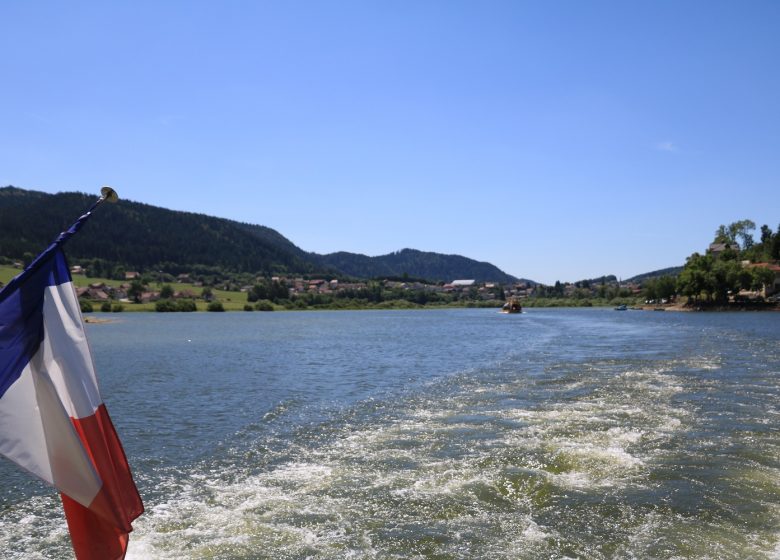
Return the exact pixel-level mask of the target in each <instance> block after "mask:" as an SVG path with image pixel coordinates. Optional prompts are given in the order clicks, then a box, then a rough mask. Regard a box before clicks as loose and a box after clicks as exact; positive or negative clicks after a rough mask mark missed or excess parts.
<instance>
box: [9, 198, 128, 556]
mask: <svg viewBox="0 0 780 560" xmlns="http://www.w3.org/2000/svg"><path fill="white" fill-rule="evenodd" d="M116 198H117V196H116V192H115V191H114V190H113V189H112V188H111V187H103V189H101V198H100V199H99V200H98V201H97V202H96V203H95V204H94V205H93V207H92V208H91V209H90V210H89V211H88V212H87V213H86V214H84V215H83V216H81V217H80V218H79V219H78V220H77V221H76V222H75V223H74V224H73V225H72V226H71V227H70V228H69V229H68V230H66V231H65V232H63V233H61V234H60V236H59V237H58V238H57V240H55V242H54V243H52V245H50V246H49V247H48V248H47V249H46V250H45V251H43V252H42V253H41V254H40V255H39V256H38V257H37V258H36V259H35V260H34V261H33V262H32V263H31V264H30V265H29V266H28V267H27V268H26V269H25V270H24V271H22V272H21V273H20V274H19V275H18V276H17V277H16V278H14V279H13V280H11V281H10V282H9V283H8V285H6V286H5V287H4V288H3V289H2V290H0V455H4V456H5V457H7V458H8V459H10V460H11V461H13V462H14V463H16V464H18V465H19V466H20V467H21V468H23V469H24V470H26V471H28V472H29V473H30V474H32V475H34V476H36V477H38V478H39V479H41V480H43V481H44V482H46V483H48V484H50V485H52V486H54V487H55V488H56V489H57V490H58V491H59V492H60V495H61V496H62V504H63V508H64V510H65V517H66V519H67V522H68V528H69V530H70V536H71V542H72V544H73V549H74V552H75V554H76V558H77V560H121V559H123V558H124V557H125V553H126V551H127V541H128V534H129V533H130V531H132V526H131V522H132V521H133V520H134V519H136V518H137V517H138V516H139V515H141V513H143V509H144V508H143V503H142V502H141V497H140V496H139V494H138V490H137V488H136V486H135V483H134V482H133V478H132V475H131V473H130V467H129V465H128V462H127V458H126V456H125V453H124V450H123V448H122V445H121V443H120V441H119V437H118V436H117V433H116V430H115V429H114V425H113V423H112V422H111V418H110V417H109V415H108V411H107V409H106V406H105V404H104V402H103V398H102V396H101V395H100V391H99V388H98V382H97V376H96V374H95V367H94V362H93V360H92V354H91V352H90V349H89V343H88V342H87V338H86V332H85V328H84V321H83V318H82V316H81V311H80V308H79V301H78V297H76V291H75V288H74V287H73V282H72V279H71V277H70V270H69V268H68V265H67V262H66V260H65V254H64V253H63V250H62V247H63V245H64V244H65V242H66V241H67V240H68V239H70V237H71V236H73V235H74V234H75V233H77V232H78V230H79V229H80V228H81V226H82V225H83V224H84V222H86V220H87V219H89V217H90V215H91V212H92V210H94V209H95V207H96V206H97V205H99V204H100V203H101V202H103V201H104V200H108V201H112V200H114V201H115V200H116Z"/></svg>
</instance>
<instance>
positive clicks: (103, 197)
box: [0, 186, 119, 301]
mask: <svg viewBox="0 0 780 560" xmlns="http://www.w3.org/2000/svg"><path fill="white" fill-rule="evenodd" d="M117 200H119V195H117V194H116V191H115V190H114V189H112V188H111V187H109V186H105V187H103V188H101V189H100V198H98V199H97V200H96V201H95V203H94V204H93V205H92V206H90V208H89V210H87V211H86V212H85V213H84V214H82V215H81V216H80V217H79V219H78V220H76V221H75V222H73V224H72V225H71V226H70V227H69V228H68V229H66V230H65V231H63V232H62V233H60V234H59V235H58V236H57V239H55V240H54V242H53V243H52V244H51V245H49V246H48V247H47V248H46V250H45V251H43V252H42V253H41V254H40V255H38V256H37V257H35V259H34V260H33V261H32V262H31V263H30V264H29V265H27V267H25V269H24V270H23V271H22V272H20V273H19V274H18V275H16V276H15V277H14V278H13V279H12V280H11V281H10V282H8V284H7V285H6V286H5V287H4V288H3V289H2V291H0V294H2V293H11V291H13V286H17V285H19V284H21V283H22V282H23V281H24V279H25V278H27V277H29V276H30V275H31V274H33V273H34V272H35V271H36V270H38V269H39V268H40V267H41V265H42V264H43V263H44V262H46V261H47V260H48V259H49V257H51V255H53V254H54V253H55V251H57V250H58V249H59V248H60V247H61V246H62V245H63V244H64V243H65V242H66V241H67V240H68V239H70V238H71V237H73V236H74V235H75V234H76V233H78V231H79V230H80V229H81V226H83V225H84V223H85V222H86V221H87V220H88V219H89V218H90V216H92V212H94V211H95V209H96V208H97V207H98V206H100V205H101V204H103V203H104V202H112V203H113V202H116V201H117ZM2 300H3V297H2V296H0V301H2Z"/></svg>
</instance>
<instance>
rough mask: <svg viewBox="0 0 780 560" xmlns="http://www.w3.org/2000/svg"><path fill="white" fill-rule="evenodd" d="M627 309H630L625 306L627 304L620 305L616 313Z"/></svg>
mask: <svg viewBox="0 0 780 560" xmlns="http://www.w3.org/2000/svg"><path fill="white" fill-rule="evenodd" d="M626 309H628V307H626V305H625V304H623V305H618V306H617V307H616V308H615V311H625V310H626Z"/></svg>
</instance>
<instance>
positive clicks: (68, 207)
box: [0, 186, 515, 282]
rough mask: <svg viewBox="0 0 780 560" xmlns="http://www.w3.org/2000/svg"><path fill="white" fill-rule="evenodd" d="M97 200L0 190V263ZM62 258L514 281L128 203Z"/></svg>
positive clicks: (103, 271)
mask: <svg viewBox="0 0 780 560" xmlns="http://www.w3.org/2000/svg"><path fill="white" fill-rule="evenodd" d="M96 198H97V197H96V196H95V195H87V194H83V193H75V192H69V193H57V194H48V193H43V192H37V191H29V190H24V189H19V188H15V187H10V186H9V187H4V188H0V256H2V257H7V258H10V259H18V260H28V259H29V258H31V257H32V256H34V255H36V254H38V253H39V252H40V251H41V250H43V249H44V248H45V247H46V246H48V244H49V243H51V241H52V240H53V239H54V238H55V237H56V236H57V234H58V233H59V232H61V231H62V230H63V229H65V228H67V227H68V226H69V225H70V224H71V223H72V222H73V221H74V220H75V219H76V218H77V217H78V216H79V215H81V213H82V212H83V211H84V210H86V209H87V208H89V206H90V205H91V204H92V203H93V202H94V201H95V199H96ZM68 258H69V260H70V261H71V263H72V264H82V265H86V266H88V267H89V269H90V272H91V274H93V275H96V276H111V274H112V271H114V272H115V271H116V269H117V267H120V268H124V269H126V270H137V271H139V272H149V273H156V272H157V271H165V272H166V273H169V274H180V273H192V272H196V273H198V272H201V273H204V274H208V273H210V272H217V271H222V272H228V273H250V274H279V275H293V274H295V275H331V276H348V277H354V278H376V277H390V276H403V275H405V274H406V275H408V276H410V277H414V278H425V279H428V280H432V281H451V280H453V279H456V278H470V279H471V278H473V279H475V280H478V281H493V282H511V281H514V280H515V279H514V277H513V276H510V275H508V274H506V273H504V272H502V271H501V270H499V269H498V268H496V267H495V266H493V265H491V264H490V263H484V262H477V261H475V260H472V259H468V258H466V257H462V256H459V255H442V254H438V253H429V252H422V251H415V250H412V249H404V250H403V251H399V252H397V253H391V254H389V255H384V256H380V257H367V256H365V255H356V254H353V253H334V254H331V255H317V254H315V253H308V252H306V251H304V250H303V249H301V248H299V247H297V246H296V245H295V244H293V243H292V242H291V241H290V240H289V239H287V238H286V237H284V236H283V235H282V234H280V233H279V232H277V231H275V230H273V229H271V228H268V227H265V226H260V225H253V224H245V223H240V222H236V221H233V220H227V219H224V218H215V217H212V216H207V215H205V214H195V213H191V212H179V211H174V210H168V209H165V208H160V207H156V206H150V205H148V204H142V203H139V202H133V201H130V200H120V201H119V202H118V203H117V204H104V205H102V206H101V208H100V210H99V211H97V212H95V215H94V216H93V217H92V218H91V219H90V221H89V222H88V223H87V225H86V226H85V228H84V230H83V233H82V234H80V235H77V236H75V237H74V238H73V239H72V240H70V241H69V242H68Z"/></svg>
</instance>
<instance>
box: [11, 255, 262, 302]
mask: <svg viewBox="0 0 780 560" xmlns="http://www.w3.org/2000/svg"><path fill="white" fill-rule="evenodd" d="M20 272H21V269H19V268H14V267H12V266H8V265H0V282H2V283H3V284H7V283H8V282H9V281H10V280H11V279H12V278H13V277H14V276H16V275H17V274H19V273H20ZM73 283H74V284H75V285H76V286H77V287H86V286H89V285H90V284H106V285H107V286H114V287H117V286H119V285H121V284H126V283H127V281H123V280H111V279H109V278H87V277H86V276H82V275H80V274H76V275H74V276H73ZM161 287H162V284H159V285H158V284H156V283H151V284H149V290H150V291H159V290H160V288H161ZM171 287H172V288H173V289H174V291H177V292H178V291H185V290H187V291H190V292H192V293H193V294H195V297H196V298H200V295H201V293H202V292H203V287H201V286H195V285H193V284H181V283H178V282H176V283H172V284H171ZM211 293H212V294H213V295H214V300H215V301H219V302H220V303H222V306H223V307H224V308H225V311H243V309H244V305H246V303H247V295H246V293H244V292H229V291H225V290H217V289H212V292H211ZM93 305H94V307H95V311H98V310H99V308H100V303H94V302H93ZM122 305H123V306H124V311H154V310H155V304H154V303H124V302H123V303H122ZM195 305H196V306H197V308H198V311H206V308H207V307H208V302H205V301H203V300H202V299H196V300H195Z"/></svg>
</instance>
